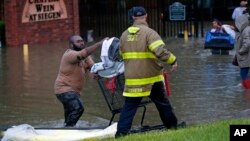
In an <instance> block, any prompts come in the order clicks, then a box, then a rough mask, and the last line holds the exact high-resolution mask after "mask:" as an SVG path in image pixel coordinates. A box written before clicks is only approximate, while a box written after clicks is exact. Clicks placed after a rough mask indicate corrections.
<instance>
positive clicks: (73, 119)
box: [56, 91, 84, 127]
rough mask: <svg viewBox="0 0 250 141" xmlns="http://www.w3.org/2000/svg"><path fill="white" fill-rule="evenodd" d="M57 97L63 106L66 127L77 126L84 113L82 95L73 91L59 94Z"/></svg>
mask: <svg viewBox="0 0 250 141" xmlns="http://www.w3.org/2000/svg"><path fill="white" fill-rule="evenodd" d="M56 97H57V99H58V100H59V101H61V103H62V104H63V108H64V117H65V121H64V123H65V126H66V127H68V126H75V125H76V123H77V121H78V120H79V118H80V117H81V116H82V114H83V111H84V107H83V103H82V101H81V99H80V94H79V93H77V92H73V91H71V92H66V93H62V94H57V95H56Z"/></svg>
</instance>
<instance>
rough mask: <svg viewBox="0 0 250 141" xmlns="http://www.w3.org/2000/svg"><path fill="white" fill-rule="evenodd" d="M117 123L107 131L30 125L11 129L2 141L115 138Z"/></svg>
mask: <svg viewBox="0 0 250 141" xmlns="http://www.w3.org/2000/svg"><path fill="white" fill-rule="evenodd" d="M116 130H117V123H114V124H112V125H111V126H109V127H107V128H105V129H90V130H76V129H34V128H33V127H32V126H30V125H28V124H21V125H18V126H14V127H11V128H9V129H8V130H7V131H5V132H4V136H3V138H2V140H1V141H78V140H83V139H90V138H95V139H102V138H107V137H114V136H115V133H116Z"/></svg>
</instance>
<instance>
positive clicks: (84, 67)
mask: <svg viewBox="0 0 250 141" xmlns="http://www.w3.org/2000/svg"><path fill="white" fill-rule="evenodd" d="M101 45H102V41H100V42H97V43H95V44H94V45H92V46H90V47H85V44H84V41H83V39H82V38H81V37H80V36H78V35H74V36H71V37H70V39H69V49H67V50H66V51H65V53H64V54H63V56H62V59H61V64H60V68H59V72H58V75H57V78H56V81H55V86H54V90H55V94H56V97H57V98H58V100H59V101H60V102H61V103H62V104H63V107H64V117H65V121H64V123H65V126H66V127H70V126H75V124H76V123H77V121H78V120H79V118H80V117H81V115H82V114H83V111H84V107H83V103H82V101H81V99H80V94H81V91H82V88H83V82H84V79H85V75H86V73H87V72H88V71H89V70H90V68H91V66H92V65H93V64H94V61H93V60H92V59H91V57H90V56H89V55H90V54H91V53H93V52H94V51H95V50H96V49H97V48H99V47H101Z"/></svg>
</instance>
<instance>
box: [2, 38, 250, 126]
mask: <svg viewBox="0 0 250 141" xmlns="http://www.w3.org/2000/svg"><path fill="white" fill-rule="evenodd" d="M203 42H204V41H203V39H202V38H198V39H197V38H189V40H188V41H184V40H183V38H176V39H174V38H173V39H166V44H167V45H168V47H169V49H170V50H171V51H172V52H173V53H174V54H175V55H176V56H177V57H178V66H179V67H178V70H177V71H176V72H174V73H169V79H170V86H171V87H170V88H171V96H170V97H169V99H170V101H171V103H172V105H173V108H174V110H175V113H176V115H177V117H178V118H179V119H180V120H185V121H186V122H187V124H190V125H191V124H195V123H207V122H212V121H216V120H221V119H228V118H235V117H237V116H238V115H239V113H240V112H242V111H244V110H247V109H249V108H250V92H247V91H245V90H244V89H242V87H241V85H240V76H239V69H238V68H237V67H235V66H233V65H232V64H231V60H232V58H233V54H234V52H235V51H234V50H232V51H230V52H229V55H212V54H211V52H210V50H204V49H203ZM67 46H68V44H67V43H65V42H62V43H54V44H49V45H30V46H28V47H25V46H21V47H19V48H0V107H1V108H0V128H1V129H4V128H7V127H10V126H13V125H18V124H23V123H26V124H30V125H32V126H35V127H62V126H63V120H64V117H63V108H62V105H61V103H59V101H58V100H57V99H56V97H55V95H54V92H53V86H54V81H55V78H56V75H57V71H58V68H59V63H60V59H61V56H62V54H63V53H64V51H65V50H66V49H67ZM98 56H99V52H96V53H95V55H94V59H95V61H99V57H98ZM168 70H169V67H168ZM81 98H82V100H83V101H84V105H85V112H84V114H83V116H82V117H81V119H80V121H79V122H78V124H77V126H78V127H98V126H106V125H107V124H108V123H109V119H110V118H111V115H112V114H111V112H110V110H109V108H108V105H107V103H106V102H105V99H104V97H103V95H102V91H101V90H100V88H99V85H98V84H97V81H96V80H94V79H92V78H88V79H86V82H85V86H84V90H83V95H82V97H81ZM141 115H142V108H139V109H138V111H137V114H136V117H135V120H134V125H135V126H137V125H140V119H141ZM118 117H119V115H116V116H115V121H117V120H118ZM155 124H161V121H160V118H159V116H158V113H157V110H156V108H155V106H154V105H153V104H149V105H148V106H147V111H146V117H145V120H144V125H155Z"/></svg>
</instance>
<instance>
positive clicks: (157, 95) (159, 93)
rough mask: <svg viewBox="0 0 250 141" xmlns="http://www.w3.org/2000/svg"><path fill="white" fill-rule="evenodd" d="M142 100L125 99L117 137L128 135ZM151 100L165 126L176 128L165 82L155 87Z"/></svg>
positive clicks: (138, 98)
mask: <svg viewBox="0 0 250 141" xmlns="http://www.w3.org/2000/svg"><path fill="white" fill-rule="evenodd" d="M142 98H143V97H125V104H124V106H123V109H122V111H121V114H120V119H119V121H118V126H117V132H116V137H118V136H122V135H126V134H128V132H129V130H130V128H131V126H132V122H133V119H134V116H135V113H136V110H137V107H138V106H139V104H140V102H141V100H142ZM149 98H150V99H151V100H152V101H153V102H154V104H155V106H156V108H157V110H158V112H159V115H160V118H161V120H162V122H163V124H164V125H165V126H166V127H167V128H176V126H177V118H176V116H175V114H174V112H173V111H172V107H171V104H170V102H169V100H168V98H167V96H166V92H165V89H164V84H163V82H157V83H155V84H154V85H153V88H152V90H151V94H150V96H149Z"/></svg>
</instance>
